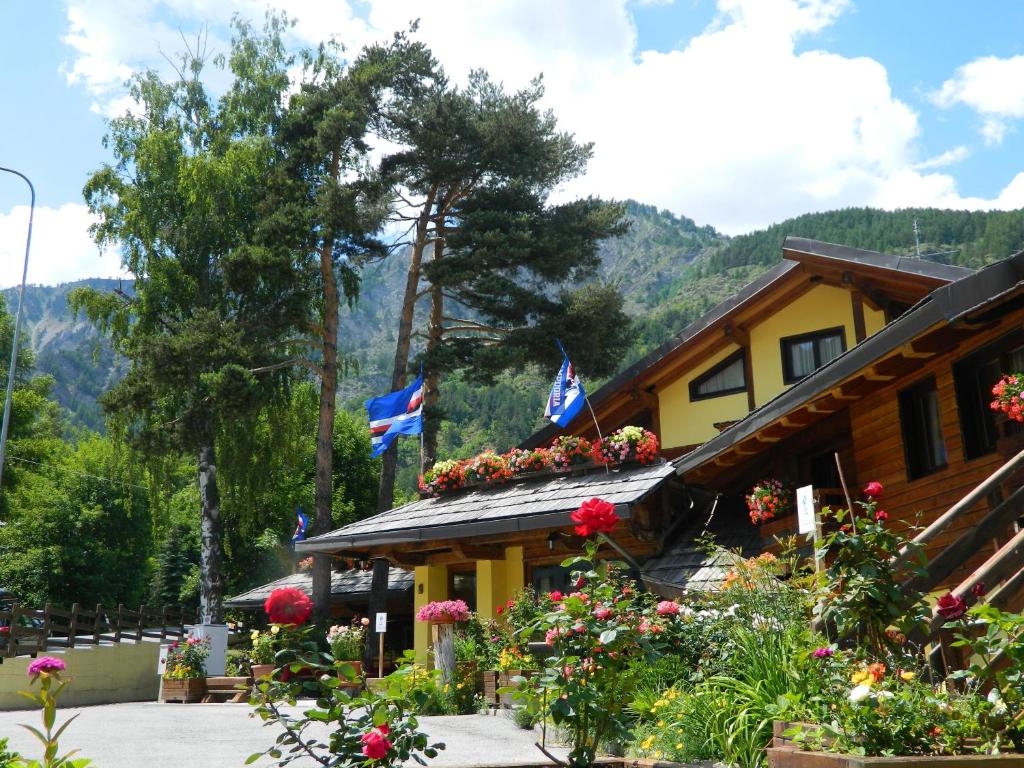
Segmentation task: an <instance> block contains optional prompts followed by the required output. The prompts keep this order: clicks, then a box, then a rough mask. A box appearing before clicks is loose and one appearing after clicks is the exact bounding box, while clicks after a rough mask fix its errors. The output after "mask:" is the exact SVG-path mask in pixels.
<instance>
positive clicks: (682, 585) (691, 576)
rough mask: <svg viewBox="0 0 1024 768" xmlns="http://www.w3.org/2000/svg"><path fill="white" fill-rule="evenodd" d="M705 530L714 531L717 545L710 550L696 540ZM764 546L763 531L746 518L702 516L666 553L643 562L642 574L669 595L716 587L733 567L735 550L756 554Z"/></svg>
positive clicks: (651, 585)
mask: <svg viewBox="0 0 1024 768" xmlns="http://www.w3.org/2000/svg"><path fill="white" fill-rule="evenodd" d="M705 534H711V535H712V536H713V537H714V541H715V544H716V545H717V546H718V549H717V550H716V551H715V552H713V553H711V554H709V553H708V552H706V551H705V550H704V549H703V548H702V547H700V546H699V545H698V543H697V541H696V540H697V539H698V538H700V537H702V536H703V535H705ZM761 546H762V540H761V535H760V532H759V531H758V529H757V528H756V527H755V526H754V525H751V523H750V521H749V520H747V519H736V520H730V521H723V522H721V523H717V524H716V523H715V522H714V521H712V524H710V525H708V524H707V523H706V521H703V520H702V521H700V522H698V523H696V524H694V525H691V526H689V527H687V528H685V529H684V530H682V531H680V532H679V533H678V534H677V535H676V536H675V537H673V540H672V543H671V544H670V545H669V546H668V547H667V548H666V549H665V552H664V553H662V554H661V555H659V556H658V557H652V558H651V559H649V560H648V561H647V562H646V563H644V564H643V567H642V568H641V569H640V578H641V580H642V581H643V582H644V584H645V585H646V586H647V588H648V589H650V590H651V591H652V592H657V593H658V594H662V595H664V596H666V597H677V596H678V595H679V594H680V593H681V592H682V591H683V590H684V589H696V590H702V591H712V590H717V589H719V588H721V586H722V580H723V579H724V578H725V574H726V572H727V571H728V570H729V569H730V568H732V567H733V563H734V562H735V555H734V554H733V552H736V551H738V552H739V553H740V555H741V556H742V557H753V556H754V555H757V554H760V552H761Z"/></svg>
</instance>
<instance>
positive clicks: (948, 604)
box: [938, 592, 967, 621]
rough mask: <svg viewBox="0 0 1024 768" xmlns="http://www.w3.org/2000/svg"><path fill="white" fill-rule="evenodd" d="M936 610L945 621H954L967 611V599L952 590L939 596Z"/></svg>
mask: <svg viewBox="0 0 1024 768" xmlns="http://www.w3.org/2000/svg"><path fill="white" fill-rule="evenodd" d="M938 611H939V614H940V615H941V616H942V618H944V619H946V620H947V621H956V620H957V619H959V618H960V617H962V616H963V615H964V614H965V613H967V601H965V600H964V599H963V598H962V597H959V596H958V595H954V594H953V593H952V592H947V593H946V594H945V595H943V596H942V597H940V598H939V603H938Z"/></svg>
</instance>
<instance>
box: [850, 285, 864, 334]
mask: <svg viewBox="0 0 1024 768" xmlns="http://www.w3.org/2000/svg"><path fill="white" fill-rule="evenodd" d="M850 301H851V303H852V304H853V337H854V339H856V341H857V343H858V344H860V343H861V342H862V341H864V339H866V338H867V336H868V334H867V330H866V325H865V322H864V296H863V294H861V292H860V291H854V292H853V293H851V294H850Z"/></svg>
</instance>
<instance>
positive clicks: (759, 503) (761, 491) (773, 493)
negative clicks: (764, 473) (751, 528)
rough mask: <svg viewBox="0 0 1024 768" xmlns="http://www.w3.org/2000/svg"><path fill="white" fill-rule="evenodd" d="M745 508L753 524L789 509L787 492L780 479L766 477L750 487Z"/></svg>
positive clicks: (778, 515)
mask: <svg viewBox="0 0 1024 768" xmlns="http://www.w3.org/2000/svg"><path fill="white" fill-rule="evenodd" d="M747 509H748V510H749V511H750V522H752V523H753V524H754V525H757V524H758V523H764V522H767V521H768V520H772V519H774V518H776V517H782V516H783V515H785V514H786V513H787V512H789V509H790V499H789V492H788V491H787V490H786V488H785V486H783V484H782V482H781V481H780V480H776V479H775V478H773V477H766V478H765V479H763V480H761V481H760V482H758V483H757V485H755V486H754V487H753V488H751V489H750V494H749V495H748V496H747Z"/></svg>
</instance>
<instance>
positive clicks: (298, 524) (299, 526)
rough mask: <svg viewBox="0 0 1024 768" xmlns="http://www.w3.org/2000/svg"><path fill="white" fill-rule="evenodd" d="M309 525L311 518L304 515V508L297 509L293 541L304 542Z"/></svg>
mask: <svg viewBox="0 0 1024 768" xmlns="http://www.w3.org/2000/svg"><path fill="white" fill-rule="evenodd" d="M308 525H309V518H308V517H307V516H306V515H305V514H304V513H303V511H302V507H296V508H295V533H294V534H292V541H302V540H303V539H304V538H306V526H308Z"/></svg>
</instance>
